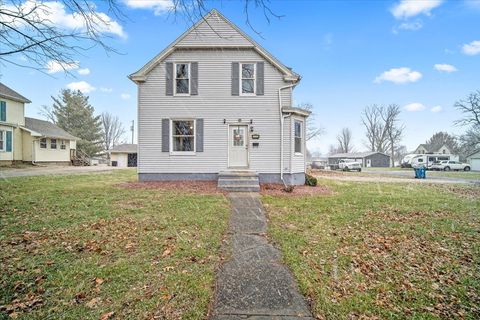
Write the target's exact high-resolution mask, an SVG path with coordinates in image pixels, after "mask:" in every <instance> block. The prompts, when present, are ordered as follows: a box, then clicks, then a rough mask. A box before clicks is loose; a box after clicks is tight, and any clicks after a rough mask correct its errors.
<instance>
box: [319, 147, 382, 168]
mask: <svg viewBox="0 0 480 320" xmlns="http://www.w3.org/2000/svg"><path fill="white" fill-rule="evenodd" d="M341 159H349V160H355V161H357V162H360V163H361V164H362V167H364V168H370V167H372V168H375V167H390V156H389V155H387V154H385V153H381V152H376V151H373V152H355V153H337V154H332V155H330V156H328V164H329V165H333V164H338V162H339V161H340V160H341Z"/></svg>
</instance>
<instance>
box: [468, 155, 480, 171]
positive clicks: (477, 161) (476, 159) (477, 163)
mask: <svg viewBox="0 0 480 320" xmlns="http://www.w3.org/2000/svg"><path fill="white" fill-rule="evenodd" d="M467 162H468V163H469V164H470V167H471V169H472V170H474V171H480V150H478V151H476V152H474V153H472V154H469V155H468V156H467Z"/></svg>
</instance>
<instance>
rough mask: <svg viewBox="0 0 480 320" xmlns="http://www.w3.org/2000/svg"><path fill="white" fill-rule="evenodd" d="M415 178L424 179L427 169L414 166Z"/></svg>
mask: <svg viewBox="0 0 480 320" xmlns="http://www.w3.org/2000/svg"><path fill="white" fill-rule="evenodd" d="M413 170H415V179H425V178H426V177H427V174H426V173H427V169H425V167H419V168H414V169H413Z"/></svg>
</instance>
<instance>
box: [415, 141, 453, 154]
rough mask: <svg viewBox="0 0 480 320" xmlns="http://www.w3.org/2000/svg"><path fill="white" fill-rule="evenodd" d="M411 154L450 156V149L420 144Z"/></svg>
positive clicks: (444, 146)
mask: <svg viewBox="0 0 480 320" xmlns="http://www.w3.org/2000/svg"><path fill="white" fill-rule="evenodd" d="M413 153H416V154H451V151H450V149H449V148H448V147H447V146H446V145H442V146H441V147H438V146H430V145H428V144H426V143H422V144H420V145H419V146H418V147H417V149H415V151H414V152H413Z"/></svg>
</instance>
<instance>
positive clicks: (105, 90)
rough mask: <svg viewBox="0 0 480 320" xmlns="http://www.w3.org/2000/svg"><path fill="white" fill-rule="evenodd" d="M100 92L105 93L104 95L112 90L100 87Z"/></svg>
mask: <svg viewBox="0 0 480 320" xmlns="http://www.w3.org/2000/svg"><path fill="white" fill-rule="evenodd" d="M100 91H102V92H105V93H111V92H112V91H113V89H112V88H105V87H101V88H100Z"/></svg>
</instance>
